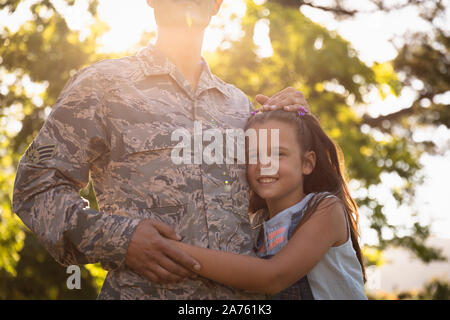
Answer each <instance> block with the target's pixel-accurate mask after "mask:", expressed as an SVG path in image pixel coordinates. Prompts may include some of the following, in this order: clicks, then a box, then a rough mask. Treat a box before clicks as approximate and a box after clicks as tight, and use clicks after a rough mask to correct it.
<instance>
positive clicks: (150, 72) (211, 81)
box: [137, 44, 230, 99]
mask: <svg viewBox="0 0 450 320" xmlns="http://www.w3.org/2000/svg"><path fill="white" fill-rule="evenodd" d="M137 57H138V59H139V61H140V64H141V67H142V69H143V71H144V74H145V76H155V75H163V74H167V75H169V76H171V77H172V78H173V80H175V82H177V84H178V85H179V86H180V87H181V88H182V89H183V90H184V91H185V92H186V94H188V96H189V97H191V98H192V99H194V98H195V96H198V95H200V94H201V93H202V92H203V91H206V90H209V89H213V88H215V89H217V90H219V92H221V93H222V94H223V95H225V96H226V97H228V98H229V97H230V95H229V93H228V88H227V87H226V85H225V83H223V82H222V81H221V80H219V79H218V78H217V77H216V76H215V75H213V74H212V72H211V69H210V68H209V65H208V63H207V62H206V60H205V59H204V58H203V57H202V65H203V71H202V73H201V75H200V79H199V82H198V85H197V92H196V93H194V92H193V89H192V86H191V85H190V83H189V81H188V80H187V79H186V78H185V77H184V76H183V74H182V73H181V72H180V71H179V70H178V68H177V67H176V66H175V64H173V62H172V61H170V60H169V58H168V57H167V56H166V55H165V54H163V53H162V52H161V51H160V50H158V49H157V48H156V47H155V46H154V45H153V44H149V45H148V46H147V47H145V48H143V49H141V51H140V52H139V53H138V55H137Z"/></svg>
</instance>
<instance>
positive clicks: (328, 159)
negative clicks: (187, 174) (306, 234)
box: [245, 110, 366, 282]
mask: <svg viewBox="0 0 450 320" xmlns="http://www.w3.org/2000/svg"><path fill="white" fill-rule="evenodd" d="M269 120H278V121H282V122H285V123H290V124H291V125H292V126H293V127H294V128H295V129H296V130H297V135H296V136H297V141H298V143H299V145H300V150H301V152H302V154H301V156H302V157H303V155H304V154H305V153H306V152H308V151H314V153H315V154H316V165H315V167H314V169H313V171H312V172H311V174H309V175H305V176H304V180H303V189H304V193H305V194H309V193H312V192H315V193H320V194H317V195H315V196H314V197H313V198H312V199H311V201H309V203H308V206H307V208H306V210H305V212H304V214H303V218H302V220H301V221H300V223H299V226H301V225H303V224H304V223H305V222H306V221H307V220H308V219H309V218H310V217H311V215H312V214H313V213H314V211H315V210H316V208H317V206H318V205H319V203H320V202H321V201H322V200H323V199H324V198H325V197H326V196H327V194H326V192H329V193H332V194H333V195H335V196H336V197H337V198H339V199H340V200H341V201H342V203H343V204H344V206H345V209H346V212H347V216H348V218H349V219H348V220H349V222H350V236H351V239H352V244H353V248H354V249H355V251H356V256H357V258H358V260H359V263H360V264H361V269H362V272H363V278H364V282H366V272H365V267H364V262H363V258H362V253H361V248H360V246H359V243H358V238H359V232H358V219H359V214H358V207H357V205H356V203H355V201H354V200H353V198H352V197H351V195H350V192H349V190H348V187H347V183H346V181H345V178H346V176H345V178H344V175H345V174H346V171H345V167H344V157H343V154H342V151H341V149H340V148H339V146H338V145H337V144H335V143H334V142H333V140H332V139H331V138H330V137H328V135H327V134H326V133H325V131H324V130H323V128H322V126H321V125H320V123H319V120H318V119H317V118H316V117H315V116H314V115H312V114H310V113H302V115H299V114H298V113H297V112H287V111H283V110H275V111H269V112H263V113H257V114H253V116H251V117H250V118H249V119H248V121H247V124H246V127H245V130H247V129H248V128H251V127H252V126H253V125H254V124H258V123H264V122H267V121H269ZM263 208H265V209H267V204H266V201H265V200H264V199H262V198H261V197H260V196H258V195H257V194H256V193H255V192H254V191H250V205H249V211H250V212H256V211H258V210H260V209H263Z"/></svg>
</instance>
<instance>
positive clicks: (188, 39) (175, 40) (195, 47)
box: [155, 28, 204, 91]
mask: <svg viewBox="0 0 450 320" xmlns="http://www.w3.org/2000/svg"><path fill="white" fill-rule="evenodd" d="M203 34H204V30H203V29H202V30H199V29H196V28H192V29H186V28H183V29H181V28H159V29H158V39H157V41H156V45H155V46H156V47H157V48H158V50H160V51H161V52H162V53H164V54H165V55H166V56H167V57H168V58H169V59H170V60H171V61H172V62H173V63H174V64H175V66H176V67H177V68H178V69H179V70H180V71H181V73H182V74H183V75H184V76H185V78H186V79H187V80H188V81H189V82H190V84H191V86H192V88H193V89H194V91H195V90H196V89H197V85H198V81H199V79H200V75H201V71H202V66H201V64H200V62H201V57H202V56H201V52H202V45H203Z"/></svg>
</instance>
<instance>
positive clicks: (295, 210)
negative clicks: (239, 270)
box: [255, 193, 316, 300]
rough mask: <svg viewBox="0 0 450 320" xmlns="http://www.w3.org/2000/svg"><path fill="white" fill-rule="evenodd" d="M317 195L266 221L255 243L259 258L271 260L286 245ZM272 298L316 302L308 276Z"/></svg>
mask: <svg viewBox="0 0 450 320" xmlns="http://www.w3.org/2000/svg"><path fill="white" fill-rule="evenodd" d="M315 194H316V193H310V194H308V195H307V196H306V197H304V198H303V199H302V201H300V202H299V203H297V204H295V205H294V206H292V207H290V208H288V209H286V210H283V211H282V212H280V213H278V214H277V215H276V216H275V217H273V218H272V219H269V220H267V221H264V223H263V224H262V225H263V228H261V230H260V232H259V236H258V238H257V240H256V243H255V252H256V254H257V256H258V257H260V258H264V259H270V258H272V257H273V256H274V255H275V254H276V253H277V252H278V251H280V250H281V248H283V247H284V246H285V245H286V243H287V242H288V240H289V239H290V238H291V237H292V235H293V233H294V231H295V227H296V226H297V225H298V223H299V222H300V220H301V219H302V217H303V213H304V211H305V209H306V208H307V204H308V203H309V201H310V200H311V199H312V197H313V196H314V195H315ZM271 298H272V299H274V300H314V296H313V294H312V291H311V287H310V285H309V282H308V275H305V276H304V277H303V278H301V279H300V280H298V281H297V282H295V283H294V284H293V285H291V286H290V287H288V288H286V289H284V290H283V291H281V292H279V293H277V294H276V295H274V296H273V297H271Z"/></svg>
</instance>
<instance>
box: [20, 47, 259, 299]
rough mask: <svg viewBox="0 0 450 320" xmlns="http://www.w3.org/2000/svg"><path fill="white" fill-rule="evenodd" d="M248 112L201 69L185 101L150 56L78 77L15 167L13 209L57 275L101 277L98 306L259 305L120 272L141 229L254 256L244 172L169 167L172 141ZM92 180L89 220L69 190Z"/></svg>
mask: <svg viewBox="0 0 450 320" xmlns="http://www.w3.org/2000/svg"><path fill="white" fill-rule="evenodd" d="M250 109H251V103H250V101H249V100H248V98H247V97H246V95H245V94H244V93H243V92H241V91H240V90H239V89H237V88H236V87H234V86H232V85H230V84H226V83H225V82H223V81H221V80H220V79H218V78H217V77H216V76H214V75H213V74H212V73H211V71H210V70H209V67H208V65H207V64H206V62H205V61H204V60H203V71H202V74H201V77H200V80H199V83H198V87H197V90H196V92H194V90H193V88H192V86H191V85H190V84H189V82H188V81H187V80H186V79H185V78H184V77H183V75H182V74H181V73H180V71H179V70H178V69H177V68H176V67H175V65H174V64H173V63H171V62H170V60H169V59H168V58H167V57H165V56H164V55H163V54H162V53H161V52H159V51H158V50H157V49H156V48H155V47H154V46H152V45H149V46H148V47H146V48H144V49H143V50H141V52H139V54H137V55H135V56H130V57H125V58H122V59H115V60H105V61H102V62H99V63H96V64H94V65H92V66H90V67H88V68H86V69H83V70H81V71H79V72H78V73H77V74H76V75H75V76H73V77H72V78H71V80H70V81H69V82H68V84H67V85H66V86H65V88H64V90H63V91H62V93H61V95H60V97H59V98H58V100H57V102H56V104H55V105H54V107H53V109H52V112H51V113H50V115H49V117H48V119H47V120H46V121H45V123H44V126H43V127H42V129H41V130H40V132H39V134H38V135H37V137H36V138H35V139H34V141H33V142H32V144H31V145H30V146H29V147H28V149H27V151H26V152H25V154H24V155H23V156H22V158H21V160H20V163H19V166H18V170H17V175H16V180H15V184H14V193H13V210H14V212H15V213H17V214H18V215H19V217H20V218H21V219H22V221H23V222H24V223H25V224H26V225H27V226H28V227H29V228H30V229H31V230H32V231H33V232H34V233H35V234H36V236H37V237H38V238H39V239H40V241H41V242H42V243H43V245H44V246H45V247H46V249H47V250H48V251H49V252H50V254H51V255H52V256H53V257H54V258H55V259H56V260H57V261H58V262H59V263H61V264H63V265H71V264H87V263H96V262H100V263H101V264H102V266H103V267H104V268H105V269H106V270H108V271H109V272H108V274H107V277H106V280H105V283H104V285H103V288H102V290H101V293H100V295H99V299H178V298H180V299H246V298H249V299H253V298H262V296H261V295H256V294H254V293H250V292H247V291H241V290H235V289H232V288H229V287H226V286H223V285H220V284H217V283H213V282H212V281H209V280H206V279H203V278H197V279H189V280H186V281H183V282H181V283H178V284H170V285H162V284H157V283H152V282H150V281H149V280H147V279H145V278H143V277H141V276H140V275H138V274H136V273H134V272H132V271H131V270H130V269H128V268H127V267H126V266H125V263H124V261H125V257H126V251H127V248H128V243H129V241H130V238H131V235H132V233H133V231H134V230H135V228H136V226H137V225H138V223H139V222H140V221H141V220H142V219H157V220H159V221H162V222H165V223H167V224H169V225H170V226H172V227H173V228H174V229H175V231H176V232H177V233H178V234H180V235H181V236H182V237H183V241H184V242H186V243H190V244H193V245H196V246H200V247H208V248H211V249H217V250H223V251H229V252H234V253H240V254H247V255H254V252H253V250H252V244H253V242H254V238H255V236H256V234H255V231H254V230H252V228H251V227H250V222H249V217H248V214H247V206H248V186H247V183H246V179H245V165H243V164H223V165H222V164H212V165H206V164H181V165H176V164H174V163H173V161H171V158H170V155H171V150H172V149H173V148H174V146H175V145H176V144H177V143H178V142H173V141H172V139H171V133H172V132H173V131H174V130H175V129H178V128H185V129H187V130H188V131H189V132H192V130H193V128H194V121H196V120H197V121H198V120H201V121H202V124H203V130H206V129H210V128H216V129H220V130H225V129H227V128H242V127H243V126H244V124H245V121H246V119H247V117H248V115H249V112H250ZM89 177H91V178H92V181H93V185H94V190H95V193H96V196H97V201H98V204H99V209H100V212H98V211H96V210H94V209H92V208H89V207H88V203H87V201H85V200H84V199H83V198H81V197H80V196H79V190H80V189H81V188H83V187H85V186H86V185H87V183H88V181H89Z"/></svg>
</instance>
